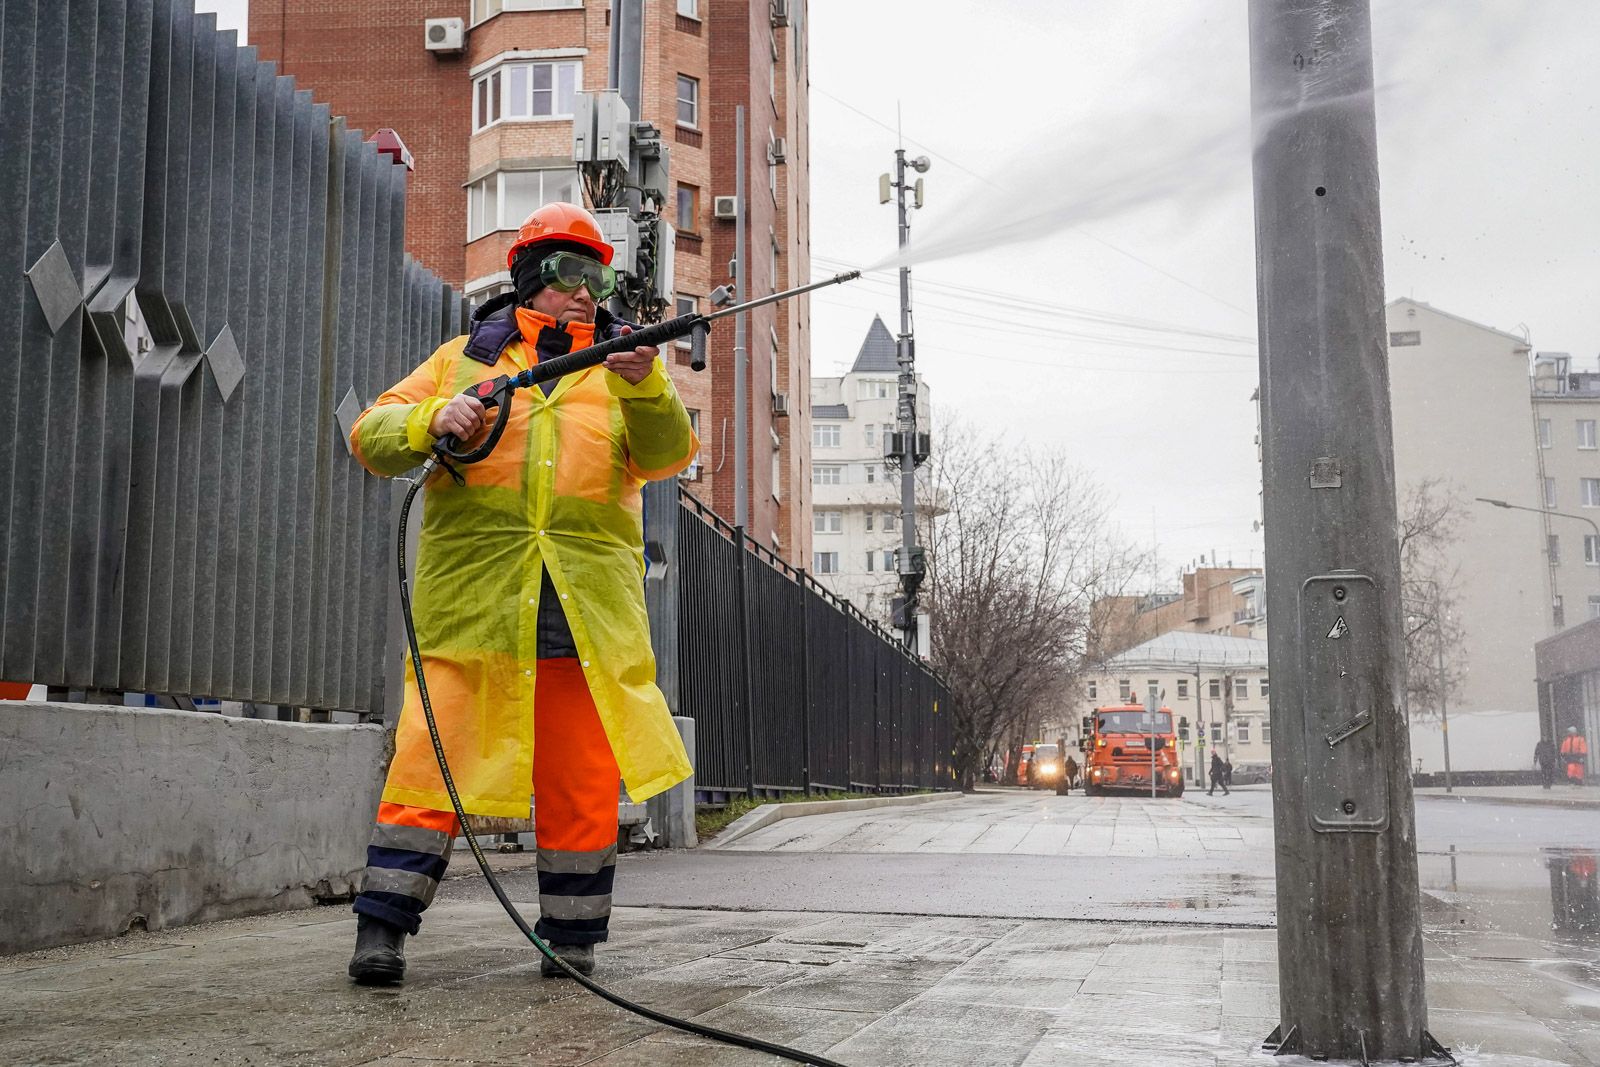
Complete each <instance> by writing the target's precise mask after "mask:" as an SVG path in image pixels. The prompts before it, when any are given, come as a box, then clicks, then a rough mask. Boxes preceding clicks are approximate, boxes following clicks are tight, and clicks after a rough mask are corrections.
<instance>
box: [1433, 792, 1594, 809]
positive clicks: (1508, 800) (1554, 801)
mask: <svg viewBox="0 0 1600 1067" xmlns="http://www.w3.org/2000/svg"><path fill="white" fill-rule="evenodd" d="M1416 796H1417V797H1418V798H1419V799H1422V800H1454V801H1458V802H1460V803H1462V804H1511V805H1515V806H1522V807H1529V808H1567V809H1571V810H1578V811H1592V810H1600V799H1596V800H1590V799H1588V798H1587V797H1570V798H1565V799H1560V798H1556V797H1551V798H1550V799H1548V800H1546V799H1545V798H1543V797H1493V796H1471V795H1468V794H1465V793H1417V794H1416Z"/></svg>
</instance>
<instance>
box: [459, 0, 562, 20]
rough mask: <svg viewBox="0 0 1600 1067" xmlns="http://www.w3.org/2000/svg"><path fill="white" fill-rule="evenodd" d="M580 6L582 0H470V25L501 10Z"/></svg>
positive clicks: (542, 9)
mask: <svg viewBox="0 0 1600 1067" xmlns="http://www.w3.org/2000/svg"><path fill="white" fill-rule="evenodd" d="M582 6H583V0H472V25H474V26H476V25H477V24H478V23H480V22H482V21H483V20H484V19H487V18H491V17H493V16H495V15H498V14H500V12H502V11H550V10H559V9H561V8H568V7H582Z"/></svg>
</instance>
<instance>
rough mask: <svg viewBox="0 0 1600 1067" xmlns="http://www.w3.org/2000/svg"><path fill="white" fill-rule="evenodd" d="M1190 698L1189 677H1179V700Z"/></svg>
mask: <svg viewBox="0 0 1600 1067" xmlns="http://www.w3.org/2000/svg"><path fill="white" fill-rule="evenodd" d="M1188 698H1189V679H1187V678H1179V679H1178V699H1179V700H1187V699H1188Z"/></svg>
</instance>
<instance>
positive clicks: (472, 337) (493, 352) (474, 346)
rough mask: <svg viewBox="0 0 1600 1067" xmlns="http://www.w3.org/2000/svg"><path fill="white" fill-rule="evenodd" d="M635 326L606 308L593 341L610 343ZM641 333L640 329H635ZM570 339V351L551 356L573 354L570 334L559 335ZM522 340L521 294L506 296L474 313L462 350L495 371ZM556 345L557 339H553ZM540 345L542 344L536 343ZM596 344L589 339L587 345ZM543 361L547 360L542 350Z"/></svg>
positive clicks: (598, 318) (599, 315) (596, 323)
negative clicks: (519, 313)
mask: <svg viewBox="0 0 1600 1067" xmlns="http://www.w3.org/2000/svg"><path fill="white" fill-rule="evenodd" d="M528 314H529V315H533V316H536V317H537V318H539V319H542V320H543V321H544V323H548V324H549V325H551V326H554V325H555V323H554V322H553V321H552V320H551V319H549V318H548V317H546V316H544V315H539V314H538V313H537V312H532V311H530V312H528ZM624 326H633V323H631V322H627V321H625V320H623V319H619V318H617V317H616V316H614V315H612V314H611V313H610V312H609V311H607V310H606V309H605V308H599V309H597V310H596V312H595V320H594V332H593V335H592V336H593V338H594V340H595V341H606V340H610V339H611V338H613V337H615V336H616V335H617V334H618V333H619V332H621V329H622V327H624ZM635 328H636V329H637V327H635ZM559 332H560V333H561V334H562V336H565V337H566V338H567V340H566V345H567V347H566V348H562V349H561V350H560V352H551V353H549V355H559V354H560V353H561V352H567V351H570V350H571V349H572V347H573V344H572V341H573V338H572V336H571V335H570V334H567V333H566V331H564V330H563V331H559ZM521 336H522V327H521V326H520V325H519V324H518V320H517V294H515V293H502V294H500V295H499V296H497V297H494V298H492V299H490V300H487V301H485V302H484V303H483V304H482V305H481V306H479V307H478V308H477V309H476V310H475V311H473V313H472V318H471V321H470V322H469V323H468V326H467V344H466V347H465V348H464V349H462V354H463V355H465V356H467V357H468V358H469V359H475V360H477V361H478V362H479V363H482V364H484V365H485V366H489V367H492V366H494V365H495V364H496V363H498V362H500V356H501V355H502V354H503V353H504V352H505V350H506V346H507V345H509V344H510V343H511V342H512V341H515V340H517V339H518V338H519V337H521ZM551 340H552V342H554V341H555V338H552V339H551ZM534 343H535V344H536V345H538V344H539V342H537V341H535V342H534ZM591 343H593V342H591V341H589V340H587V339H585V341H584V345H588V344H591ZM539 358H540V359H545V358H547V355H546V353H545V352H544V350H543V349H542V348H541V349H540V351H539Z"/></svg>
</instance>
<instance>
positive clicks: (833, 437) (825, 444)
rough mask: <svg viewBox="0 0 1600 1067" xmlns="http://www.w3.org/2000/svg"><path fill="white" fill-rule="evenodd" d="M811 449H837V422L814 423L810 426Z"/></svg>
mask: <svg viewBox="0 0 1600 1067" xmlns="http://www.w3.org/2000/svg"><path fill="white" fill-rule="evenodd" d="M811 447H812V448H838V447H839V424H838V423H837V422H814V423H812V424H811Z"/></svg>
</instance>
